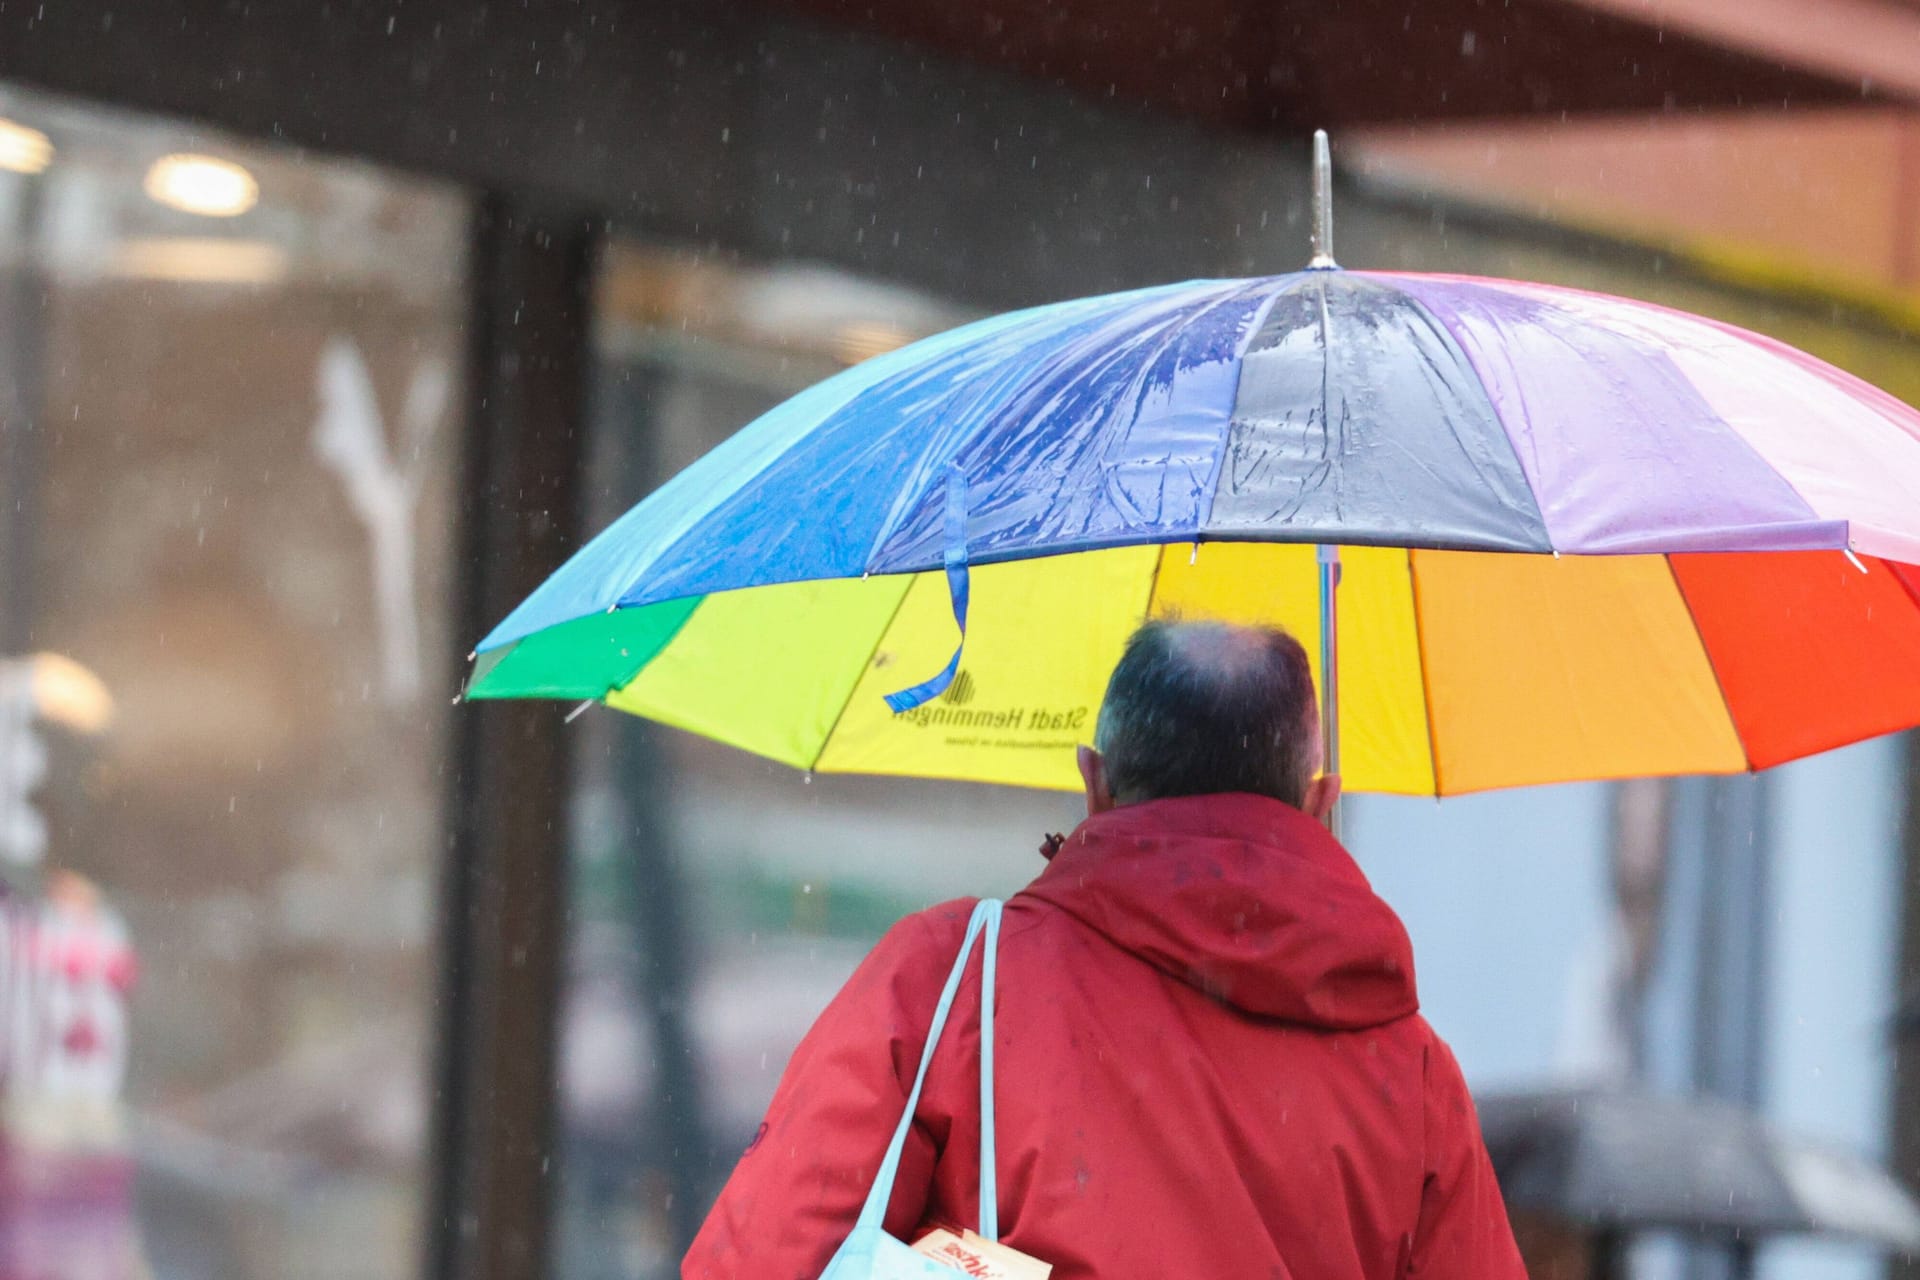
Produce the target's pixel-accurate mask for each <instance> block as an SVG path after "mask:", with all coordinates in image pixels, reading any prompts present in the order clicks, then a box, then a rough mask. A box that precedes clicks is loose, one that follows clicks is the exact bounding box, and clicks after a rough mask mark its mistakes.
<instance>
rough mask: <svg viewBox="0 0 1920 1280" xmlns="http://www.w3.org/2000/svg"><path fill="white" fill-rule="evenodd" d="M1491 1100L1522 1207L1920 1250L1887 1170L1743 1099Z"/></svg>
mask: <svg viewBox="0 0 1920 1280" xmlns="http://www.w3.org/2000/svg"><path fill="white" fill-rule="evenodd" d="M1478 1107H1479V1112H1480V1126H1481V1130H1482V1133H1483V1134H1484V1136H1485V1138H1486V1143H1487V1151H1488V1153H1489V1154H1490V1155H1491V1156H1492V1157H1493V1164H1494V1169H1495V1171H1496V1172H1497V1173H1498V1174H1499V1178H1500V1189H1501V1193H1502V1194H1503V1195H1504V1196H1505V1198H1506V1201H1507V1205H1508V1207H1509V1208H1513V1209H1531V1210H1537V1211H1541V1212H1545V1213H1551V1214H1555V1215H1558V1216H1561V1217H1565V1218H1570V1219H1573V1220H1575V1221H1578V1222H1582V1223H1585V1224H1587V1225H1590V1226H1594V1227H1598V1228H1601V1229H1603V1230H1654V1229H1661V1228H1671V1229H1675V1230H1682V1231H1691V1232H1702V1233H1709V1234H1718V1235H1725V1236H1732V1235H1735V1234H1737V1235H1739V1236H1740V1237H1741V1238H1743V1239H1749V1240H1750V1239H1751V1238H1753V1237H1755V1236H1763V1235H1778V1234H1816V1235H1829V1236H1843V1237H1847V1238H1851V1239H1855V1240H1862V1241H1867V1242H1870V1243H1873V1244H1878V1245H1881V1246H1884V1247H1886V1248H1889V1249H1897V1250H1900V1251H1902V1252H1906V1253H1912V1252H1915V1251H1920V1205H1916V1204H1915V1203H1914V1201H1913V1198H1912V1197H1911V1196H1909V1195H1908V1194H1907V1192H1906V1191H1905V1190H1904V1189H1903V1188H1902V1187H1901V1186H1900V1185H1899V1184H1898V1183H1897V1182H1895V1181H1894V1180H1893V1179H1892V1178H1891V1177H1889V1176H1888V1175H1887V1173H1886V1172H1885V1171H1884V1170H1882V1169H1880V1168H1879V1167H1877V1166H1875V1165H1873V1164H1871V1163H1869V1162H1868V1161H1866V1160H1864V1159H1861V1158H1860V1157H1858V1156H1855V1155H1852V1154H1849V1153H1847V1152H1845V1151H1840V1150H1837V1149H1835V1148H1833V1147H1830V1146H1826V1145H1822V1144H1819V1143H1814V1142H1805V1141H1799V1140H1795V1139H1791V1138H1787V1137H1783V1136H1781V1135H1780V1134H1777V1133H1775V1132H1773V1131H1772V1130H1771V1129H1769V1128H1768V1127H1767V1126H1766V1125H1765V1124H1764V1123H1763V1122H1762V1121H1761V1120H1760V1119H1759V1118H1758V1117H1757V1116H1754V1115H1752V1114H1751V1113H1749V1112H1747V1111H1744V1110H1741V1109H1740V1108H1738V1107H1735V1106H1733V1105H1731V1104H1729V1103H1725V1102H1719V1101H1714V1100H1711V1099H1701V1098H1660V1097H1653V1096H1649V1095H1644V1094H1637V1093H1632V1092H1616V1091H1609V1090H1565V1091H1550V1092H1544V1093H1524V1094H1503V1095H1492V1096H1483V1097H1482V1098H1480V1099H1479V1100H1478Z"/></svg>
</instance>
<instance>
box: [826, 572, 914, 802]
mask: <svg viewBox="0 0 1920 1280" xmlns="http://www.w3.org/2000/svg"><path fill="white" fill-rule="evenodd" d="M919 577H920V575H919V574H917V573H916V574H913V575H911V576H910V577H909V578H908V579H907V589H906V590H905V591H902V592H901V593H900V598H899V599H898V600H896V601H895V602H894V605H893V612H892V613H889V614H888V615H887V621H886V624H885V625H884V626H882V627H881V628H880V630H879V632H878V633H876V634H875V635H874V637H873V647H872V648H871V649H869V650H867V657H866V661H864V662H862V663H861V664H860V665H859V666H858V667H855V668H854V672H853V687H852V688H850V689H848V690H847V696H846V699H845V701H843V702H841V704H840V709H839V710H838V711H836V712H834V713H833V723H832V724H831V725H829V726H828V727H827V734H826V736H825V737H824V738H822V739H820V747H819V749H818V750H816V751H815V752H814V753H813V759H812V760H811V761H810V762H808V764H807V772H808V773H816V772H818V771H819V768H820V761H821V760H822V759H823V758H824V757H825V756H826V754H827V744H828V743H830V742H832V741H833V735H834V734H836V733H838V732H840V722H841V721H842V720H844V719H846V718H847V708H848V707H850V706H852V705H853V696H854V695H855V694H856V693H858V692H859V691H860V674H861V672H863V671H865V670H866V669H867V668H868V667H871V666H872V665H873V659H874V657H875V655H877V654H878V653H879V652H880V646H881V645H883V644H885V643H886V642H887V633H888V632H890V631H892V630H893V624H894V623H895V622H897V621H898V620H899V618H900V611H901V610H902V609H904V608H906V607H907V597H908V596H910V595H912V594H913V584H914V582H915V581H916V580H917V579H918V578H919Z"/></svg>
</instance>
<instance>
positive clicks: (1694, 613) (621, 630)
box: [469, 542, 1920, 795]
mask: <svg viewBox="0 0 1920 1280" xmlns="http://www.w3.org/2000/svg"><path fill="white" fill-rule="evenodd" d="M1342 560H1343V563H1344V578H1343V581H1342V584H1341V587H1340V591H1339V594H1338V597H1337V599H1338V606H1337V607H1338V610H1339V614H1338V643H1339V660H1340V683H1341V701H1340V706H1339V714H1340V728H1341V737H1342V756H1343V758H1342V765H1343V773H1344V774H1345V777H1346V781H1347V785H1348V786H1349V787H1350V788H1351V789H1354V790H1360V791H1374V792H1389V793H1395V794H1403V795H1446V794H1459V793H1463V792H1470V791H1482V790H1487V789H1491V788H1497V787H1510V786H1522V785H1528V784H1534V783H1548V782H1561V781H1570V780H1575V779H1597V778H1621V777H1638V776H1645V775H1650V774H1675V773H1733V772H1739V771H1742V770H1745V769H1748V768H1756V767H1763V766H1765V765H1768V764H1772V763H1777V762H1778V761H1779V760H1781V759H1786V758H1791V757H1792V756H1794V755H1799V754H1805V753H1806V752H1808V751H1812V750H1819V749H1823V748H1825V747H1829V746H1836V745H1839V744H1841V743H1843V742H1848V741H1853V740H1857V739H1859V738H1863V737H1868V736H1871V735H1873V734H1876V733H1881V732H1885V731H1887V730H1889V729H1893V728H1898V727H1901V726H1902V725H1905V724H1911V723H1913V722H1915V721H1916V720H1920V664H1916V663H1915V662H1914V661H1913V655H1916V654H1920V606H1917V605H1916V601H1915V593H1914V591H1913V589H1912V587H1911V585H1910V583H1909V580H1908V578H1907V577H1905V576H1903V574H1902V573H1901V571H1900V570H1899V569H1897V568H1896V567H1895V566H1893V565H1892V564H1890V563H1888V562H1885V561H1880V560H1866V561H1863V562H1861V563H1862V564H1863V565H1864V570H1863V569H1862V568H1860V567H1856V566H1855V564H1854V563H1852V562H1851V561H1850V560H1849V559H1848V558H1847V557H1844V556H1842V555H1840V554H1839V553H1835V552H1768V553H1727V554H1707V555H1678V556H1671V557H1669V556H1661V555H1629V556H1589V557H1582V556H1565V557H1559V558H1556V557H1552V556H1542V555H1523V554H1499V553H1477V552H1451V551H1407V550H1404V549H1399V548H1376V547H1348V548H1343V550H1342ZM1908 572H1911V571H1908ZM972 575H973V587H972V607H971V614H970V617H969V620H968V629H967V638H966V646H965V651H964V657H963V659H962V662H961V667H960V671H959V674H958V675H957V677H956V678H955V680H954V682H953V684H952V686H951V687H950V688H948V689H947V691H946V692H945V693H944V694H942V695H941V696H940V697H939V698H936V699H934V700H933V701H931V702H928V703H926V704H924V705H922V706H920V707H916V708H914V709H913V710H911V711H907V712H904V713H901V714H898V715H896V714H894V713H893V712H891V711H890V710H889V709H888V707H887V705H886V703H885V701H884V700H883V696H884V695H885V694H887V693H890V692H892V691H894V690H895V689H898V688H899V687H900V686H901V685H902V684H904V683H907V682H908V681H909V680H910V679H911V678H912V677H914V676H917V675H919V674H920V673H923V672H925V671H928V670H933V669H937V668H938V667H939V666H940V665H941V664H942V663H943V662H944V661H945V660H946V659H947V657H948V656H949V655H950V654H951V653H952V651H953V645H954V640H955V628H954V622H953V616H952V612H951V605H950V601H949V594H948V585H947V582H946V578H945V576H944V574H941V573H923V574H914V575H898V576H875V577H870V578H864V579H839V580H828V581H815V582H804V583H793V584H784V585H776V586H764V587H752V588H747V589H744V590H740V591H731V592H722V593H716V594H713V595H709V596H705V597H702V598H699V599H697V600H691V601H672V602H667V603H665V604H659V605H651V606H647V607H645V608H640V609H634V610H622V611H620V613H618V614H615V615H603V616H602V617H601V618H599V619H591V618H590V619H581V620H580V621H579V622H577V623H574V624H569V626H568V627H564V628H556V629H554V630H553V631H550V632H547V633H543V634H542V635H540V636H535V637H531V638H529V639H528V640H526V641H522V642H521V643H520V644H519V645H516V646H513V647H511V648H508V649H506V650H503V651H501V652H499V653H497V654H489V655H483V658H482V663H481V666H480V668H479V670H478V671H477V672H476V676H475V680H474V683H473V685H472V686H471V687H470V689H469V693H470V695H471V696H474V697H525V696H580V697H601V698H603V699H604V700H605V701H606V703H607V704H608V705H609V706H613V707H616V708H619V709H621V710H624V711H630V712H633V713H636V714H639V715H642V716H646V717H648V718H650V719H654V720H657V721H660V722H662V723H664V724H669V725H674V726H677V727H679V728H683V729H688V730H691V731H693V732H696V733H699V734H702V735H704V736H707V737H711V738H715V739H718V740H720V741H722V742H726V743H730V744H732V745H734V746H737V747H740V748H743V749H745V750H748V751H752V752H756V753H758V754H761V755H763V756H767V757H769V758H771V759H774V760H779V761H782V762H784V763H786V764H789V765H793V766H795V767H797V768H802V769H813V770H818V771H821V772H847V773H875V774H892V775H901V776H914V777H936V778H955V779H965V780H972V781H979V782H996V783H1009V784H1014V785H1020V786H1033V787H1049V788H1061V789H1071V788H1075V787H1077V786H1078V785H1079V778H1078V774H1077V771H1076V768H1075V764H1074V748H1075V746H1076V745H1077V744H1079V743H1083V742H1091V741H1092V738H1093V732H1094V723H1095V719H1096V716H1097V714H1098V709H1099V705H1100V699H1101V695H1102V693H1103V691H1104V687H1105V682H1106V677H1107V673H1108V672H1110V671H1111V670H1112V668H1113V665H1114V663H1115V661H1117V659H1118V657H1119V654H1120V650H1121V646H1122V645H1123V644H1124V642H1125V640H1126V638H1127V636H1128V634H1129V633H1130V632H1131V631H1132V630H1133V629H1134V628H1135V627H1136V626H1138V625H1139V623H1140V622H1141V621H1142V620H1143V619H1146V618H1150V617H1161V616H1168V615H1175V616H1180V617H1184V618H1219V619H1225V620H1231V621H1236V622H1260V623H1273V624H1278V625H1280V626H1283V627H1286V628H1287V629H1288V630H1290V631H1292V632H1293V633H1294V634H1295V635H1297V636H1299V637H1300V638H1301V639H1302V641H1303V642H1304V643H1305V644H1306V647H1307V649H1308V652H1309V654H1310V655H1313V657H1314V661H1315V665H1316V673H1315V676H1316V680H1317V679H1318V654H1317V647H1318V646H1317V645H1316V643H1315V641H1316V639H1317V636H1318V629H1319V621H1318V619H1319V612H1318V611H1319V598H1320V597H1319V579H1318V565H1317V564H1316V559H1315V549H1314V548H1313V547H1311V546H1304V545H1288V544H1274V543H1235V542H1218V543H1205V544H1202V545H1199V546H1197V547H1195V546H1193V545H1189V544H1178V545H1170V546H1141V547H1124V548H1118V549H1113V550H1104V551H1089V552H1079V553H1074V554H1069V555H1062V556H1054V557H1046V558H1041V559H1032V560H1019V561H1009V562H1005V563H998V564H988V565H980V566H975V567H974V569H973V570H972ZM1863 673H1864V674H1863ZM583 682H584V683H583Z"/></svg>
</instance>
